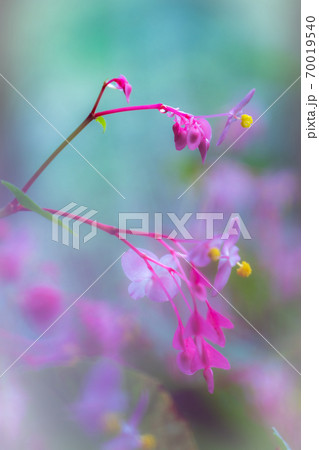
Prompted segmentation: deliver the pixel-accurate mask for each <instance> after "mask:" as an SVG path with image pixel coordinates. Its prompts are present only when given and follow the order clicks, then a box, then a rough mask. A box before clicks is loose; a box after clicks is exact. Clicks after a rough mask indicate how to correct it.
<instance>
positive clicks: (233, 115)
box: [216, 89, 255, 145]
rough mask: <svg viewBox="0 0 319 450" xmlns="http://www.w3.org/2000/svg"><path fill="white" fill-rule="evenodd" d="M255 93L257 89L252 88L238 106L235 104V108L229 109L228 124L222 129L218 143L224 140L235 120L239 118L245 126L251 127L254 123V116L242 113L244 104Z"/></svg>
mask: <svg viewBox="0 0 319 450" xmlns="http://www.w3.org/2000/svg"><path fill="white" fill-rule="evenodd" d="M254 93H255V89H252V90H251V91H249V92H248V94H247V95H246V96H245V97H244V98H243V99H242V100H241V101H240V102H239V103H238V104H237V105H236V106H234V108H232V109H231V110H230V111H229V113H228V119H227V121H226V125H225V127H224V129H223V131H222V134H221V135H220V137H219V139H218V141H217V144H216V145H220V144H221V143H222V142H223V141H224V139H225V138H226V136H227V133H228V131H229V128H230V126H231V124H232V123H233V122H236V121H237V120H241V124H242V126H243V127H244V128H249V127H250V126H251V125H252V123H253V119H252V117H251V116H248V115H247V114H242V110H243V108H244V106H246V105H247V103H249V102H250V100H251V99H252V97H253V95H254Z"/></svg>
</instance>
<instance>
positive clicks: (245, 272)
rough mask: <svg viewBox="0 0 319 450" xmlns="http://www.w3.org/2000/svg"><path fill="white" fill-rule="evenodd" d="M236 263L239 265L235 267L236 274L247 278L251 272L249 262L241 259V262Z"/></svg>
mask: <svg viewBox="0 0 319 450" xmlns="http://www.w3.org/2000/svg"><path fill="white" fill-rule="evenodd" d="M237 264H238V266H239V268H238V269H237V273H238V275H239V276H241V277H243V278H248V277H249V276H250V275H251V273H252V269H251V267H250V264H248V262H246V261H242V262H241V263H237Z"/></svg>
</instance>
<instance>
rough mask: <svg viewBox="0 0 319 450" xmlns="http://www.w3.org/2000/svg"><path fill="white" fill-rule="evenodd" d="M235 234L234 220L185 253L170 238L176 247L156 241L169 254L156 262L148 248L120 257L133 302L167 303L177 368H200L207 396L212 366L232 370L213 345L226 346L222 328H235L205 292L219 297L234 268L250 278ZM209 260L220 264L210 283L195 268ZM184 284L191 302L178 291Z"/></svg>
mask: <svg viewBox="0 0 319 450" xmlns="http://www.w3.org/2000/svg"><path fill="white" fill-rule="evenodd" d="M239 232H240V229H239V223H238V219H237V218H235V219H234V220H233V222H232V223H231V229H230V230H229V232H228V237H227V238H224V239H223V236H217V237H215V238H214V239H212V240H207V241H203V242H199V243H196V244H195V245H194V246H193V247H192V248H191V249H190V250H189V251H188V250H186V249H185V247H184V245H183V244H182V242H181V241H180V240H176V239H173V240H172V241H173V244H175V247H176V248H175V247H173V245H170V244H168V243H167V242H166V241H165V240H163V239H160V242H161V243H162V245H163V246H164V248H165V249H166V250H169V253H168V254H165V255H164V256H163V257H162V258H160V259H159V258H158V257H157V256H156V255H154V254H153V253H151V252H149V251H148V250H143V249H140V248H135V247H133V246H132V245H131V246H130V247H131V248H130V250H128V251H127V252H126V253H125V254H124V255H123V257H122V267H123V270H124V273H125V274H126V276H127V277H128V278H129V279H130V280H131V284H130V285H129V289H128V291H129V294H130V295H131V297H132V298H134V299H135V300H136V299H139V298H143V297H145V296H147V297H148V298H150V299H151V300H153V301H156V302H165V301H168V302H170V304H171V306H172V308H173V310H174V312H175V314H176V317H177V329H176V332H175V335H174V338H173V347H174V348H175V349H176V350H178V351H179V354H178V356H177V364H178V367H179V369H180V370H181V372H183V373H185V374H186V375H192V374H194V373H195V372H197V371H200V370H203V375H204V378H205V380H206V382H207V385H208V390H209V392H210V393H212V392H213V391H214V379H213V372H212V368H220V369H225V370H227V369H229V368H230V364H229V362H228V360H227V359H226V358H225V357H224V356H223V355H222V354H221V353H220V352H219V351H218V350H216V349H215V348H214V347H213V345H212V344H215V345H219V346H220V347H224V345H225V336H224V333H223V328H228V329H230V328H233V324H232V322H231V321H230V320H229V319H227V318H226V317H224V316H223V315H222V314H220V313H219V312H217V311H215V310H214V309H213V307H212V306H211V305H210V303H209V301H208V293H207V290H208V289H210V288H211V289H212V295H213V296H214V295H217V294H219V293H220V291H221V290H222V289H223V288H224V287H225V285H226V283H227V281H228V279H229V277H230V274H231V270H232V268H233V267H234V266H236V265H237V266H238V269H237V273H238V275H240V276H242V277H248V276H249V275H250V274H251V267H250V265H249V264H248V263H247V262H245V261H242V262H241V259H240V256H239V249H238V247H237V246H236V245H235V244H236V243H237V241H238V238H239ZM212 261H213V262H214V263H217V262H218V267H217V273H216V276H215V279H214V282H213V283H210V282H209V281H208V280H207V279H206V277H205V276H204V275H203V274H202V273H201V272H200V271H199V269H198V268H199V267H202V266H205V265H208V264H209V263H211V262H212ZM185 265H186V267H185V268H184V266H185ZM182 283H184V285H185V286H186V288H187V294H188V297H189V298H187V295H185V292H184V291H183V289H182V287H183V286H182ZM177 294H180V295H181V297H182V298H183V300H184V301H185V303H186V306H187V308H188V311H189V316H188V318H186V321H184V323H185V322H186V323H185V325H184V323H183V320H182V317H181V314H180V312H179V310H178V307H177V302H175V301H174V298H175V297H176V296H177ZM203 304H204V305H205V307H206V315H205V316H204V315H203V314H202V310H203ZM208 341H209V342H208Z"/></svg>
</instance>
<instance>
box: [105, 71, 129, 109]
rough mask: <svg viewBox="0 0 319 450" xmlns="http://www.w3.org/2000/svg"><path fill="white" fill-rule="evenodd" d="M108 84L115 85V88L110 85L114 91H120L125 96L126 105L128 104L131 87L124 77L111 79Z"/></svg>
mask: <svg viewBox="0 0 319 450" xmlns="http://www.w3.org/2000/svg"><path fill="white" fill-rule="evenodd" d="M109 83H115V86H114V85H111V86H112V87H115V89H122V91H123V92H124V94H125V97H126V100H127V103H129V101H130V95H131V92H132V86H131V85H130V83H129V82H128V81H127V78H126V77H125V76H124V75H120V76H119V77H118V78H112V80H110V81H108V84H109Z"/></svg>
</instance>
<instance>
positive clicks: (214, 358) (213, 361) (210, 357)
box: [202, 339, 230, 370]
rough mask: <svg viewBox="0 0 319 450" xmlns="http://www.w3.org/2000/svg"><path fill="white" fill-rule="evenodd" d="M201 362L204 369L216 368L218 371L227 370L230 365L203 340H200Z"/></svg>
mask: <svg viewBox="0 0 319 450" xmlns="http://www.w3.org/2000/svg"><path fill="white" fill-rule="evenodd" d="M202 352H203V354H202V360H203V363H204V365H205V368H208V367H217V368H219V369H224V370H228V369H230V364H229V361H228V359H227V358H225V356H224V355H222V354H221V353H220V352H219V351H218V350H216V349H215V348H214V347H212V346H211V345H209V344H208V343H207V342H206V341H204V339H202Z"/></svg>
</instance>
